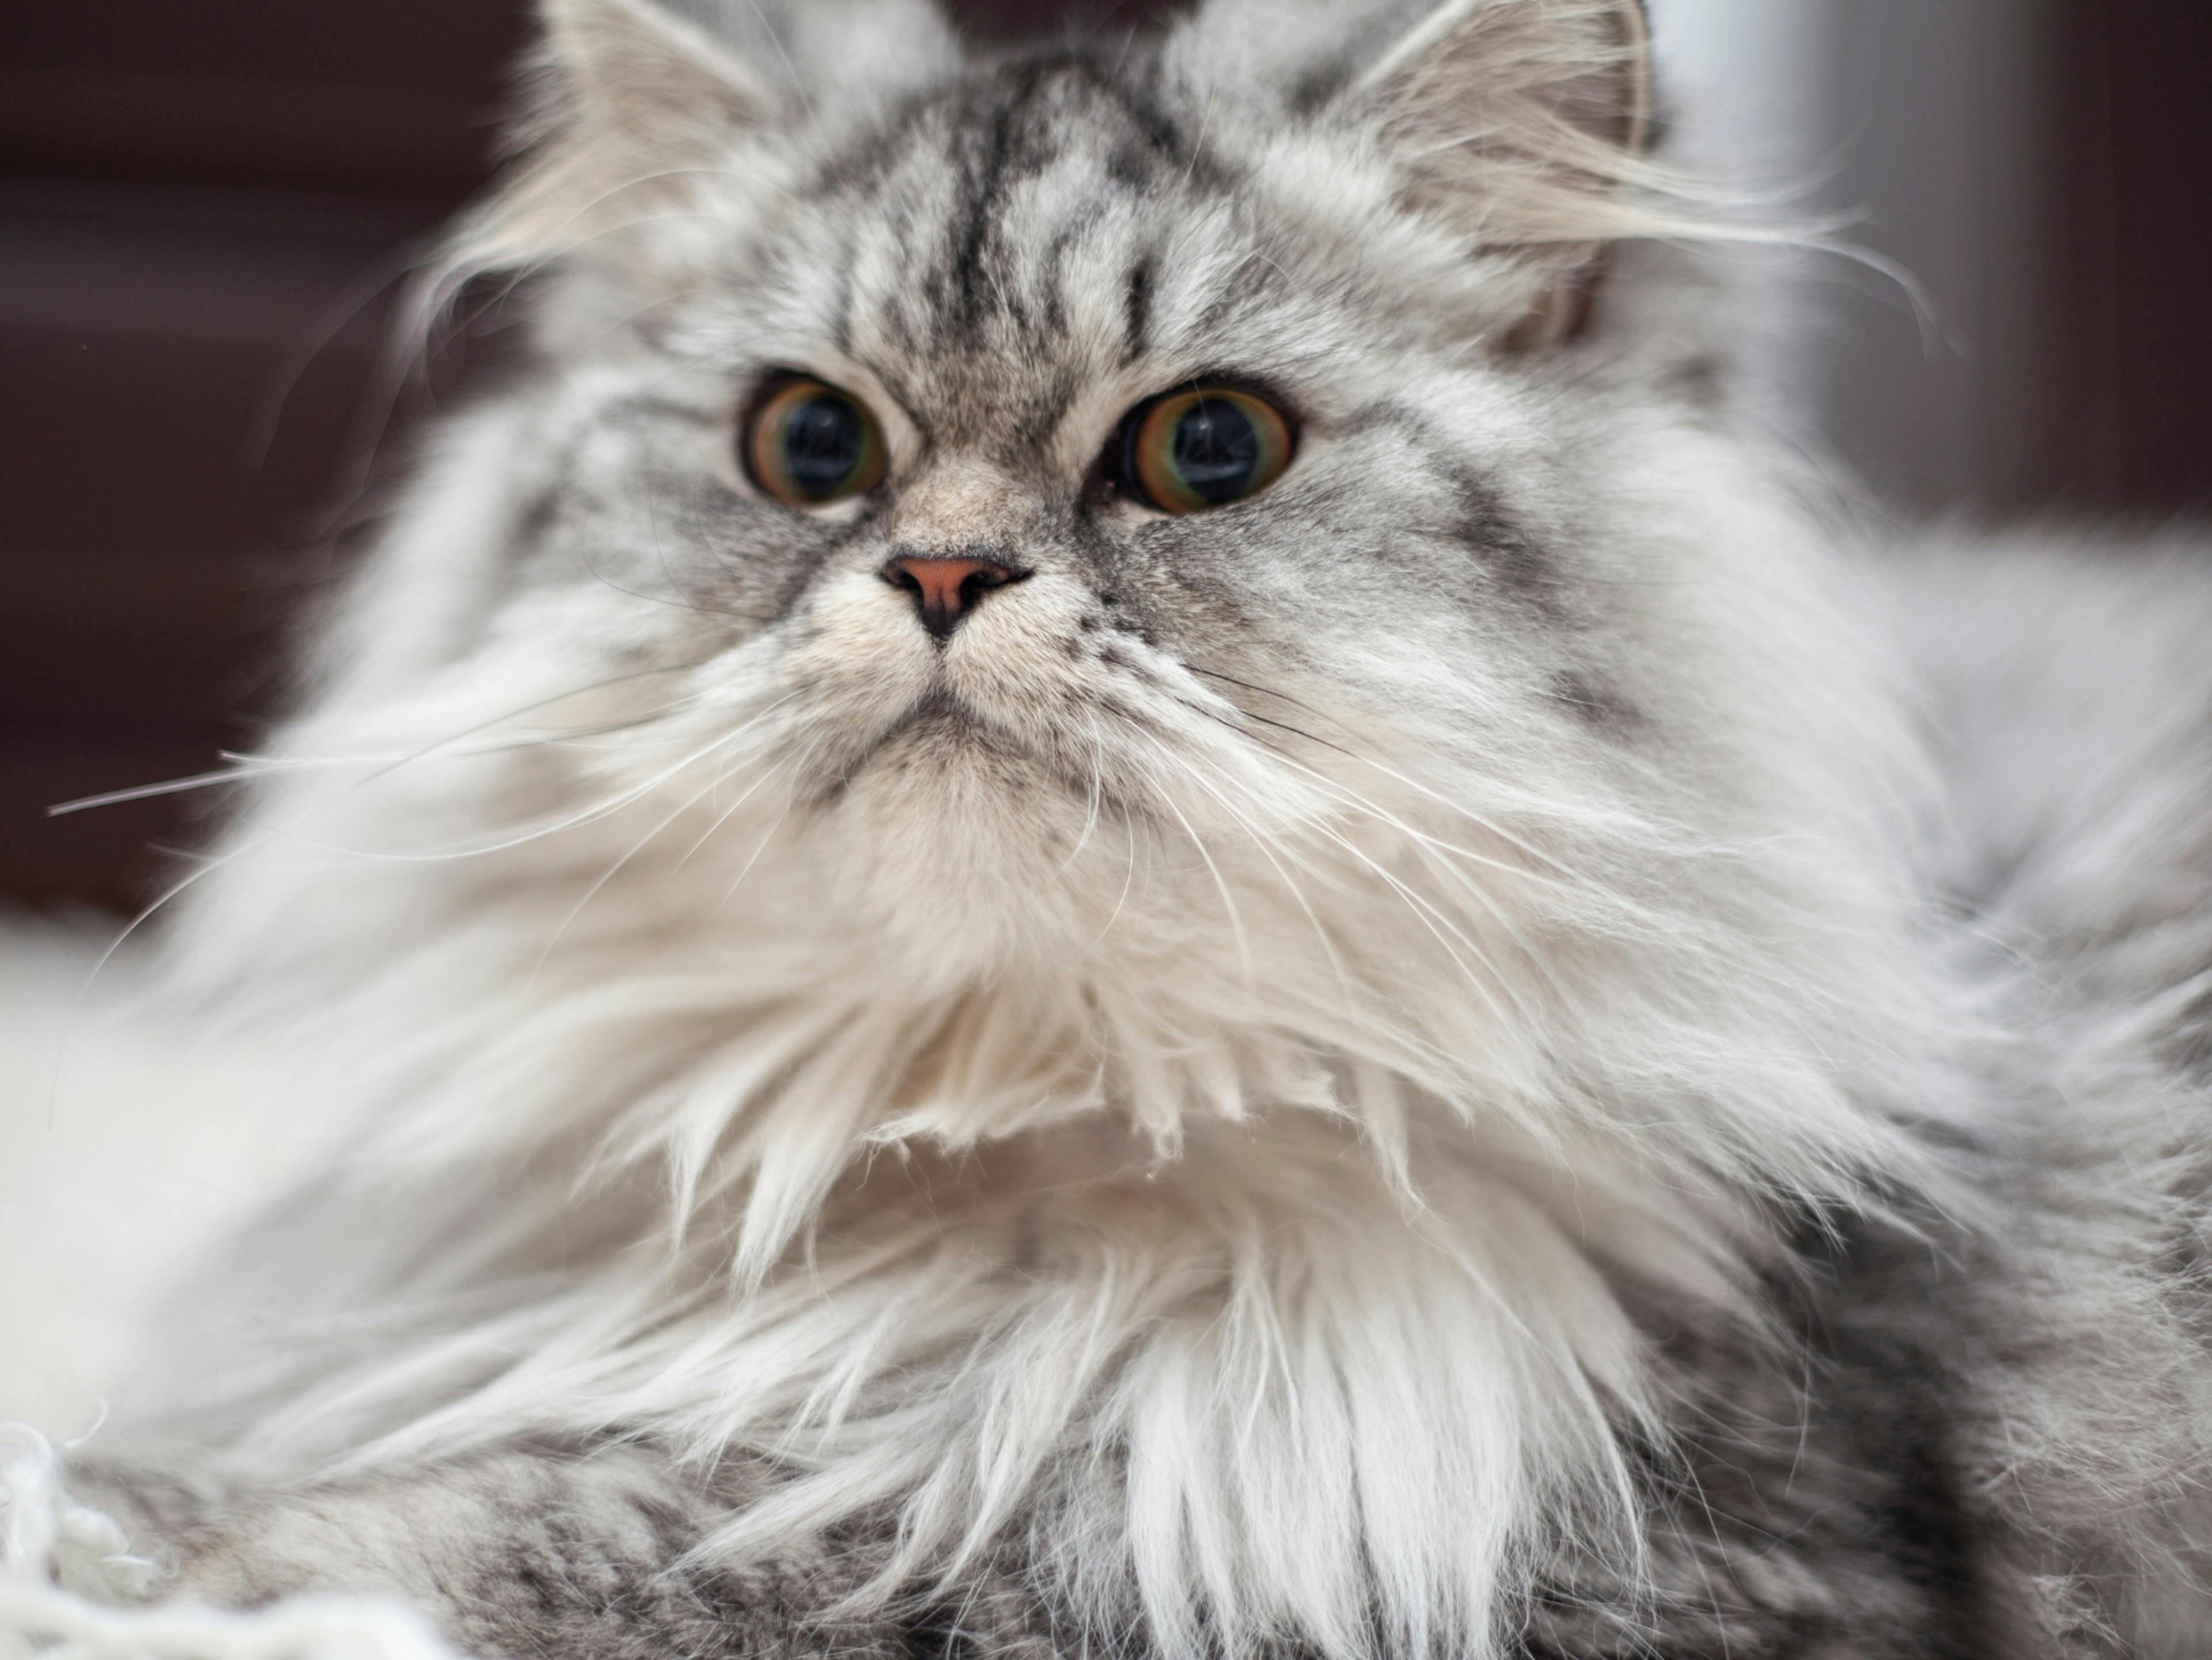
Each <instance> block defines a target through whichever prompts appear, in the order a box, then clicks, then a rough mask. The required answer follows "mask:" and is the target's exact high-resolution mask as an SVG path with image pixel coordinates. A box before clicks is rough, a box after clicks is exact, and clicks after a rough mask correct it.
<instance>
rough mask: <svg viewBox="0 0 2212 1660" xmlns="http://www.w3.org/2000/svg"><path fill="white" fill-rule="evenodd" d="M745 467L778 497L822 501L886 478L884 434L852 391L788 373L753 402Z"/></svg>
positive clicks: (808, 503)
mask: <svg viewBox="0 0 2212 1660" xmlns="http://www.w3.org/2000/svg"><path fill="white" fill-rule="evenodd" d="M743 448H744V460H745V471H747V472H748V473H749V474H750V475H751V477H752V481H753V483H756V484H757V485H759V486H760V487H761V489H764V490H766V491H767V492H768V493H769V495H770V496H774V497H775V499H776V500H777V501H779V502H790V503H791V505H792V506H793V507H797V508H818V507H823V506H826V505H827V504H829V502H842V501H843V500H844V499H845V498H846V497H847V496H857V495H859V494H860V492H861V491H862V490H866V489H874V488H875V487H876V486H877V485H878V484H879V483H882V482H883V477H884V435H883V429H881V428H880V427H878V426H877V424H876V421H875V417H873V416H872V415H870V414H869V413H868V411H867V410H866V407H865V406H864V405H863V404H861V403H860V399H859V398H855V397H854V396H853V395H852V394H851V393H850V392H840V391H838V390H837V388H836V387H835V386H825V385H823V383H822V382H821V381H819V380H808V379H807V378H806V377H805V376H804V375H796V374H793V375H787V376H785V377H784V378H782V379H781V380H776V381H775V382H773V383H772V384H771V385H770V386H769V388H768V390H767V392H765V393H764V394H763V396H762V398H761V399H760V401H759V402H758V403H757V404H755V405H754V406H753V411H752V415H751V417H750V418H749V420H748V421H747V423H746V426H745V434H744V446H743Z"/></svg>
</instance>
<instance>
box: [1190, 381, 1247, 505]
mask: <svg viewBox="0 0 2212 1660" xmlns="http://www.w3.org/2000/svg"><path fill="white" fill-rule="evenodd" d="M1259 467H1260V435H1259V434H1258V433H1257V432H1255V431H1254V430H1253V428H1252V422H1251V419H1250V417H1248V416H1247V415H1246V414H1245V413H1244V411H1243V410H1240V409H1238V408H1237V405H1236V404H1231V403H1228V402H1225V401H1220V402H1217V401H1216V400H1214V399H1212V398H1200V399H1199V401H1198V402H1197V403H1195V404H1192V405H1191V406H1190V409H1189V410H1188V412H1186V413H1185V415H1184V416H1183V417H1182V420H1180V421H1178V422H1176V429H1175V468H1176V475H1177V476H1178V477H1180V478H1182V482H1183V483H1185V484H1186V485H1187V486H1188V487H1189V489H1190V490H1191V492H1192V493H1193V494H1194V495H1195V496H1199V497H1200V498H1201V499H1202V500H1204V501H1206V502H1212V503H1213V504H1215V505H1216V506H1218V505H1220V504H1221V503H1223V502H1234V501H1236V500H1237V499H1238V498H1239V497H1240V496H1243V495H1245V494H1246V493H1247V492H1248V491H1249V489H1251V485H1252V475H1253V474H1254V473H1255V472H1256V471H1259Z"/></svg>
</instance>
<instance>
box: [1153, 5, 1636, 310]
mask: <svg viewBox="0 0 2212 1660" xmlns="http://www.w3.org/2000/svg"><path fill="white" fill-rule="evenodd" d="M1170 61H1171V65H1172V67H1173V68H1174V69H1176V70H1180V71H1181V72H1182V78H1183V79H1184V80H1185V82H1186V84H1192V83H1196V84H1195V85H1194V86H1193V90H1194V92H1197V93H1199V94H1200V95H1201V96H1206V97H1211V96H1212V95H1213V94H1215V93H1217V92H1221V91H1229V92H1230V93H1231V95H1235V94H1236V93H1237V92H1243V93H1244V94H1248V95H1249V94H1257V95H1259V96H1260V97H1261V98H1263V99H1267V100H1271V101H1272V102H1273V106H1274V107H1275V109H1276V111H1277V112H1279V116H1280V117H1281V118H1283V119H1289V120H1292V121H1297V122H1309V121H1316V120H1319V121H1323V122H1327V123H1329V124H1331V125H1334V126H1336V127H1337V128H1338V129H1339V130H1340V131H1346V132H1347V133H1351V134H1357V135H1358V136H1359V137H1360V138H1361V139H1362V141H1363V142H1366V143H1372V144H1373V145H1375V146H1376V149H1378V150H1379V152H1380V154H1381V155H1382V156H1383V159H1384V160H1385V161H1386V162H1387V163H1388V164H1389V167H1391V169H1392V171H1393V172H1394V173H1395V174H1396V176H1397V179H1398V192H1399V195H1400V197H1401V199H1402V200H1403V201H1405V202H1406V203H1407V204H1408V205H1411V206H1413V207H1414V208H1416V209H1418V210H1420V211H1422V212H1424V213H1426V214H1430V215H1433V216H1437V217H1440V218H1442V219H1443V220H1445V221H1447V222H1449V223H1451V224H1452V225H1454V226H1455V228H1459V229H1461V230H1462V231H1464V232H1465V234H1467V235H1468V237H1469V239H1470V240H1471V241H1472V242H1473V243H1474V245H1475V246H1478V247H1480V249H1482V250H1483V251H1485V252H1493V253H1503V252H1512V253H1516V254H1518V255H1520V256H1521V257H1522V258H1523V259H1524V260H1525V262H1526V264H1527V265H1528V269H1529V271H1530V273H1531V274H1532V276H1534V277H1537V278H1538V279H1539V281H1538V283H1537V289H1538V294H1537V298H1536V299H1535V301H1534V303H1533V305H1532V307H1531V309H1530V313H1529V315H1528V319H1527V321H1526V322H1525V323H1524V324H1523V325H1522V328H1521V329H1519V330H1518V331H1516V334H1515V338H1516V342H1517V343H1519V344H1547V343H1548V342H1550V341H1553V340H1557V339H1559V338H1561V337H1565V335H1567V334H1570V333H1571V332H1573V331H1575V329H1577V327H1578V326H1579V325H1580V322H1581V319H1582V318H1583V315H1584V314H1585V313H1586V312H1587V301H1588V295H1589V289H1590V288H1591V287H1592V286H1593V284H1594V283H1595V278H1596V275H1597V273H1598V272H1600V271H1601V270H1602V268H1603V266H1604V264H1605V260H1606V254H1607V249H1608V248H1609V246H1611V245H1612V244H1613V242H1614V241H1616V240H1619V239H1620V237H1621V236H1622V235H1624V234H1633V232H1634V228H1636V227H1637V226H1638V205H1637V204H1636V201H1635V198H1636V197H1637V196H1638V192H1639V190H1640V189H1641V188H1642V187H1643V186H1644V184H1645V183H1646V182H1647V180H1648V179H1649V178H1650V175H1651V171H1652V170H1651V169H1650V165H1649V163H1648V162H1647V161H1646V160H1645V152H1646V149H1647V148H1648V146H1649V143H1650V135H1651V106H1652V62H1651V36H1650V27H1649V20H1648V18H1647V17H1646V15H1645V11H1644V3H1643V0H1441V3H1431V4H1427V5H1423V4H1419V3H1418V0H1413V3H1408V0H1364V3H1363V0H1351V3H1346V0H1211V3H1209V4H1208V5H1206V7H1205V8H1204V9H1203V10H1202V11H1200V13H1199V15H1197V16H1196V17H1194V19H1192V20H1191V21H1190V22H1189V23H1188V25H1186V26H1185V27H1184V29H1183V30H1182V32H1181V34H1180V38H1179V39H1178V40H1176V41H1175V42H1174V43H1173V44H1172V45H1171V46H1170Z"/></svg>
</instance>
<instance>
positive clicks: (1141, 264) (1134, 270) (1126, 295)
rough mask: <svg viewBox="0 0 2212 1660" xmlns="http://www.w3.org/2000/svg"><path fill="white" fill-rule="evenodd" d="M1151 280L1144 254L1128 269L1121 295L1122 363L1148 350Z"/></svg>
mask: <svg viewBox="0 0 2212 1660" xmlns="http://www.w3.org/2000/svg"><path fill="white" fill-rule="evenodd" d="M1153 281H1154V277H1153V271H1152V255H1151V254H1150V253H1147V254H1146V255H1145V257H1144V258H1141V259H1139V260H1138V261H1137V263H1136V264H1135V265H1133V266H1132V267H1131V268H1130V271H1129V281H1128V284H1127V288H1126V289H1124V290H1123V293H1122V296H1121V317H1122V336H1123V338H1122V348H1121V361H1122V362H1124V363H1133V362H1136V361H1137V360H1138V359H1139V357H1142V356H1144V355H1145V354H1146V352H1147V351H1149V350H1152V283H1153Z"/></svg>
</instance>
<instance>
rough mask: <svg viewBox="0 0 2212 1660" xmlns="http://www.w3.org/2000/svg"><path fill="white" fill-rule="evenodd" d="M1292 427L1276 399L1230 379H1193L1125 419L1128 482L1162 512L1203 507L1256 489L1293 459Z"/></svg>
mask: <svg viewBox="0 0 2212 1660" xmlns="http://www.w3.org/2000/svg"><path fill="white" fill-rule="evenodd" d="M1119 452H1120V453H1119V456H1118V458H1117V459H1118V461H1119V470H1120V473H1121V486H1122V488H1123V489H1127V491H1128V492H1129V493H1130V494H1131V495H1132V496H1135V497H1136V498H1137V499H1138V500H1139V501H1140V502H1145V503H1146V504H1147V505H1149V506H1152V507H1155V508H1158V509H1159V510H1160V511H1161V512H1162V513H1203V512H1205V511H1206V509H1207V508H1225V507H1227V506H1228V505H1229V504H1230V503H1231V502H1242V501H1243V500H1244V499H1245V498H1246V497H1247V496H1257V495H1258V494H1259V493H1260V492H1261V490H1263V489H1267V486H1268V485H1270V484H1272V483H1274V482H1275V480H1276V479H1278V478H1279V477H1282V475H1283V469H1284V468H1285V467H1286V466H1288V465H1290V464H1291V428H1290V423H1288V422H1287V421H1285V420H1284V419H1283V417H1282V413H1281V411H1279V410H1277V409H1276V408H1275V407H1274V406H1273V404H1269V403H1267V401H1266V400H1264V399H1262V398H1255V397H1254V396H1253V395H1252V394H1251V393H1250V392H1237V391H1234V390H1232V389H1231V388H1230V387H1227V386H1188V387H1185V388H1184V389H1183V390H1182V391H1181V392H1169V393H1167V394H1166V395H1165V396H1164V397H1160V398H1152V400H1151V401H1150V402H1148V403H1144V404H1138V405H1137V407H1136V408H1135V409H1133V410H1130V411H1129V415H1128V418H1127V420H1125V421H1123V422H1122V423H1121V443H1120V446H1119Z"/></svg>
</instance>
